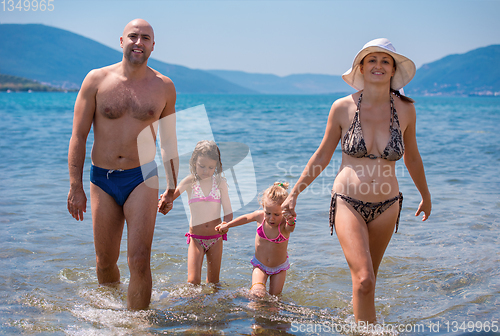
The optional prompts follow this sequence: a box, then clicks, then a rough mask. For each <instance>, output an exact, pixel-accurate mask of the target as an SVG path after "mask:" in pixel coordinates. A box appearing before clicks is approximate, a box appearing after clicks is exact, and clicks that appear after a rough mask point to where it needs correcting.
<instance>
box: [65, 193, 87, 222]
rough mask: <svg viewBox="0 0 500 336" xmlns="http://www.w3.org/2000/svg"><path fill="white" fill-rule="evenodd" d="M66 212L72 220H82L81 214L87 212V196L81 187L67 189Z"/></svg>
mask: <svg viewBox="0 0 500 336" xmlns="http://www.w3.org/2000/svg"><path fill="white" fill-rule="evenodd" d="M68 211H69V213H70V214H71V216H73V218H74V219H76V220H80V221H82V220H83V213H84V212H87V196H85V191H84V190H83V187H80V188H70V189H69V193H68Z"/></svg>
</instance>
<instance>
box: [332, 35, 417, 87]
mask: <svg viewBox="0 0 500 336" xmlns="http://www.w3.org/2000/svg"><path fill="white" fill-rule="evenodd" d="M374 52H383V53H387V54H389V55H391V56H392V58H393V59H394V61H395V62H396V72H395V73H394V76H393V77H392V78H391V88H392V89H394V90H400V89H401V88H403V87H404V86H405V85H406V84H408V83H409V82H410V81H411V80H412V78H413V76H415V72H416V71H417V68H416V67H415V63H413V61H412V60H411V59H409V58H408V57H406V56H403V55H401V54H398V53H397V52H396V49H395V48H394V46H393V45H392V43H391V42H390V41H389V40H388V39H386V38H378V39H375V40H372V41H370V42H368V43H367V44H365V45H364V46H363V49H361V50H360V51H359V52H358V54H357V55H356V57H355V58H354V62H352V67H351V68H350V69H349V70H347V71H346V72H345V73H344V74H343V75H342V79H344V81H346V83H347V84H349V85H350V86H352V87H353V88H355V89H356V90H363V88H364V84H365V81H364V78H363V74H362V73H361V71H360V63H361V61H362V60H363V58H365V56H366V55H368V54H371V53H374Z"/></svg>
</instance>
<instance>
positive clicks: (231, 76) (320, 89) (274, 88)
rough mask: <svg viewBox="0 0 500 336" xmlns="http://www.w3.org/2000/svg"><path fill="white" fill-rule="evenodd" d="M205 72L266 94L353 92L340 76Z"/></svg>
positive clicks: (223, 71)
mask: <svg viewBox="0 0 500 336" xmlns="http://www.w3.org/2000/svg"><path fill="white" fill-rule="evenodd" d="M206 71H207V72H209V73H211V74H213V75H216V76H219V77H221V78H224V79H225V80H227V81H229V82H231V83H235V84H238V85H240V86H243V87H246V88H249V89H252V90H255V91H258V92H260V93H266V94H322V93H333V92H336V93H337V92H353V90H354V89H353V88H351V87H350V86H349V85H348V84H347V83H346V82H344V80H343V79H342V77H341V76H331V75H314V74H300V75H290V76H285V77H280V76H276V75H271V74H256V73H248V72H243V71H229V70H206Z"/></svg>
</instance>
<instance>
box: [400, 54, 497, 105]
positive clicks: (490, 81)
mask: <svg viewBox="0 0 500 336" xmlns="http://www.w3.org/2000/svg"><path fill="white" fill-rule="evenodd" d="M499 62H500V45H491V46H488V47H483V48H478V49H474V50H472V51H469V52H467V53H465V54H457V55H450V56H446V57H444V58H442V59H440V60H438V61H435V62H432V63H428V64H424V65H423V66H422V67H420V68H419V69H418V70H417V73H416V75H415V78H414V79H413V80H412V81H411V82H410V84H408V86H407V87H406V88H405V90H406V92H407V93H408V94H419V95H429V94H431V95H435V94H443V95H494V94H495V92H496V93H497V95H498V94H500V68H499V67H497V66H496V65H497V64H498V63H499Z"/></svg>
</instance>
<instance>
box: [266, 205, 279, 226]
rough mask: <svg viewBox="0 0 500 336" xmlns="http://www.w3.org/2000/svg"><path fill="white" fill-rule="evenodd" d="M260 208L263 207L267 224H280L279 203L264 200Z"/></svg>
mask: <svg viewBox="0 0 500 336" xmlns="http://www.w3.org/2000/svg"><path fill="white" fill-rule="evenodd" d="M262 208H263V209H264V219H265V221H266V223H267V224H269V225H271V226H274V225H279V224H281V220H282V219H283V214H282V213H281V205H280V204H277V203H275V202H273V201H268V200H265V201H264V202H263V206H262Z"/></svg>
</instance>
